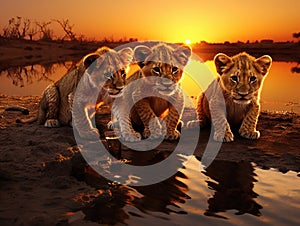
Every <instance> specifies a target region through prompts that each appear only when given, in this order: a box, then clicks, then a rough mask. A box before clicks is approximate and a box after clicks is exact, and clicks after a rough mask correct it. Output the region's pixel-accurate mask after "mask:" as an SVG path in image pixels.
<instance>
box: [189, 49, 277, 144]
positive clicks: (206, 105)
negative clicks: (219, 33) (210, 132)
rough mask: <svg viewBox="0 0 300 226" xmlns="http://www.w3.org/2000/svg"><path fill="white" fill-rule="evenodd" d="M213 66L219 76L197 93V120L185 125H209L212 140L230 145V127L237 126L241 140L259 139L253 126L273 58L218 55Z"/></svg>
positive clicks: (232, 136) (241, 54)
mask: <svg viewBox="0 0 300 226" xmlns="http://www.w3.org/2000/svg"><path fill="white" fill-rule="evenodd" d="M214 63H215V66H216V69H217V72H218V73H219V75H220V76H219V77H218V78H216V79H215V80H214V81H213V82H212V83H211V84H210V85H209V86H208V88H207V89H206V91H205V92H204V93H201V94H200V96H199V98H198V103H197V116H198V120H193V121H190V122H188V124H187V127H188V128H192V127H195V125H197V124H198V123H200V127H203V126H205V125H206V124H207V123H208V122H211V123H212V125H213V127H214V139H215V140H216V141H220V142H222V141H225V142H231V141H233V140H234V135H233V133H232V132H231V128H230V125H231V126H238V127H239V134H240V135H241V136H242V137H245V138H247V139H258V138H259V137H260V133H259V131H257V130H256V124H257V120H258V116H259V113H260V103H259V101H260V92H261V89H262V86H263V81H264V78H265V77H266V75H267V74H268V72H269V70H270V67H271V64H272V58H271V57H270V56H268V55H264V56H262V57H259V58H257V59H256V58H254V57H253V56H250V55H249V54H247V53H245V52H243V53H239V54H237V55H235V56H233V57H229V56H227V55H225V54H223V53H219V54H217V55H216V56H215V58H214ZM196 123H197V124H196Z"/></svg>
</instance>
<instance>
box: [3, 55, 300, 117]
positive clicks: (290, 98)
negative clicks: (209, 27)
mask: <svg viewBox="0 0 300 226" xmlns="http://www.w3.org/2000/svg"><path fill="white" fill-rule="evenodd" d="M195 63H196V64H197V63H198V64H199V62H195V61H193V60H192V62H191V64H190V66H188V67H190V68H191V67H193V64H195ZM75 64H76V62H72V61H67V62H64V63H55V64H49V65H38V64H37V65H30V66H25V67H14V68H9V69H8V70H4V71H1V72H0V93H2V94H6V95H20V96H26V95H41V94H42V92H43V90H44V89H45V88H46V87H47V85H48V84H49V83H51V82H53V81H56V80H58V79H59V78H60V77H61V76H62V75H64V74H65V73H66V72H67V71H68V70H69V69H70V68H72V67H74V65H75ZM201 68H202V69H203V70H202V69H201ZM187 70H189V69H187ZM200 70H202V71H198V72H196V73H197V74H196V76H201V77H204V78H207V80H201V82H202V83H203V84H201V85H203V86H202V87H198V86H197V85H196V83H195V82H194V81H193V80H192V79H191V78H190V76H189V75H188V74H186V75H185V77H184V80H183V88H184V90H185V91H186V92H187V93H188V95H189V96H193V98H194V100H195V99H196V97H197V96H198V94H199V93H200V92H201V88H202V89H204V88H205V87H206V86H207V84H209V83H210V82H211V79H212V76H217V73H216V71H215V68H214V65H213V62H212V61H206V62H205V63H204V64H202V66H200ZM193 76H195V74H193ZM299 84H300V70H299V65H298V64H297V63H296V62H273V65H272V67H271V71H270V73H269V75H268V76H267V78H266V79H265V83H264V87H263V91H262V100H261V102H262V109H263V110H270V111H291V112H296V113H299V114H300V95H299V91H298V89H299Z"/></svg>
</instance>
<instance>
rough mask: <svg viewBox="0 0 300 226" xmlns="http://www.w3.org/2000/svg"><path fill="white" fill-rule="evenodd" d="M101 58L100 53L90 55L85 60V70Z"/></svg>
mask: <svg viewBox="0 0 300 226" xmlns="http://www.w3.org/2000/svg"><path fill="white" fill-rule="evenodd" d="M99 57H100V55H99V54H98V53H90V54H88V55H86V56H85V57H84V58H83V65H84V68H85V69H87V68H88V67H89V66H91V64H92V63H93V62H94V61H95V60H96V59H98V58H99Z"/></svg>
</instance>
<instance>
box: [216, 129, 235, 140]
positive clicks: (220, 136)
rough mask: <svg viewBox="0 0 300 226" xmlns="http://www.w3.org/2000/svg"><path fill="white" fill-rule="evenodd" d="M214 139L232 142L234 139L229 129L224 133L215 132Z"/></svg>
mask: <svg viewBox="0 0 300 226" xmlns="http://www.w3.org/2000/svg"><path fill="white" fill-rule="evenodd" d="M214 140H215V141H218V142H232V141H234V135H233V133H232V132H231V131H230V130H229V131H226V132H225V134H224V133H223V132H221V133H220V132H215V133H214Z"/></svg>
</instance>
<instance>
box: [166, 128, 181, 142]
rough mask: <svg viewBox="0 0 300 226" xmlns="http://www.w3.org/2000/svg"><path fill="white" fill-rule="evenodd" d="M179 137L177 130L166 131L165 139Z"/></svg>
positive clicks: (176, 138)
mask: <svg viewBox="0 0 300 226" xmlns="http://www.w3.org/2000/svg"><path fill="white" fill-rule="evenodd" d="M179 137H180V132H179V131H178V130H174V131H168V132H167V134H166V136H165V139H166V140H178V139H179Z"/></svg>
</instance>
